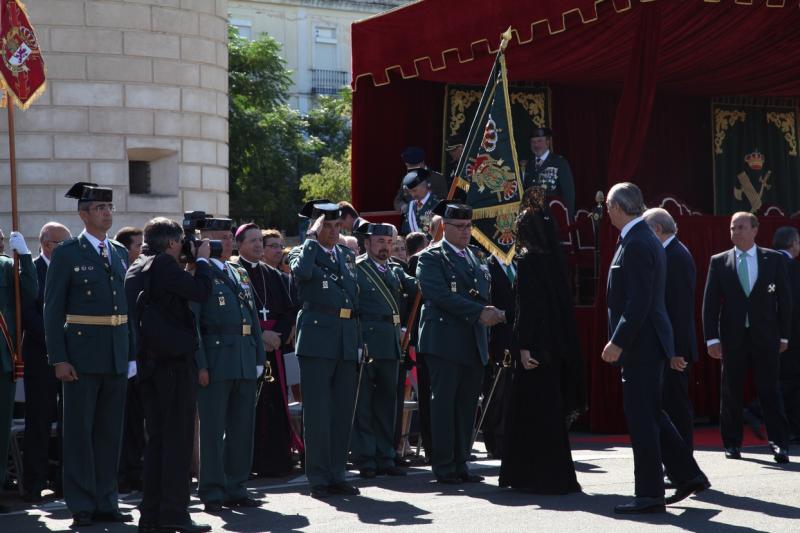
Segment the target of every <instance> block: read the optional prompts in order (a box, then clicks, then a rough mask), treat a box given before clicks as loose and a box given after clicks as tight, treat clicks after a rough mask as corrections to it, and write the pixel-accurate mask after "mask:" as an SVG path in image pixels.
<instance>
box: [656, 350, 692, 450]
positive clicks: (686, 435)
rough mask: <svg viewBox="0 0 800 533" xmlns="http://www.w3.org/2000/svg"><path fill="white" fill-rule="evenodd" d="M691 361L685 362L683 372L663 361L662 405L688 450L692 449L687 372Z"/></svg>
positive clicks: (690, 403)
mask: <svg viewBox="0 0 800 533" xmlns="http://www.w3.org/2000/svg"><path fill="white" fill-rule="evenodd" d="M691 367H692V363H691V361H687V362H686V368H685V369H684V370H683V372H679V371H677V370H673V369H672V368H670V366H669V360H667V362H666V363H664V390H663V394H662V398H663V407H664V411H666V413H667V415H668V416H669V419H670V420H672V423H673V424H674V425H675V429H677V430H678V433H680V435H681V438H682V439H683V442H685V443H686V446H687V447H688V448H689V450H690V451H691V450H694V415H693V414H692V402H691V400H690V399H689V372H690V370H691Z"/></svg>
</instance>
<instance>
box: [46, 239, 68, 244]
mask: <svg viewBox="0 0 800 533" xmlns="http://www.w3.org/2000/svg"><path fill="white" fill-rule="evenodd" d="M44 242H45V243H50V244H55V245H56V246H60V245H61V243H62V242H64V241H54V240H51V239H46V240H45V241H44Z"/></svg>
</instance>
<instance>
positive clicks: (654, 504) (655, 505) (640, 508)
mask: <svg viewBox="0 0 800 533" xmlns="http://www.w3.org/2000/svg"><path fill="white" fill-rule="evenodd" d="M666 510H667V509H666V507H665V506H664V499H663V498H634V499H633V501H630V502H628V503H623V504H620V505H616V506H614V512H615V513H617V514H644V513H664V512H666Z"/></svg>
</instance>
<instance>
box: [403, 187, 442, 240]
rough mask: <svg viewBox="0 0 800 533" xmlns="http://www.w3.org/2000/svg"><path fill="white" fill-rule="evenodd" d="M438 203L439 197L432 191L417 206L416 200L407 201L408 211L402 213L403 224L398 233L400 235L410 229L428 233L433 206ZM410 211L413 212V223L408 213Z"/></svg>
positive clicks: (405, 233)
mask: <svg viewBox="0 0 800 533" xmlns="http://www.w3.org/2000/svg"><path fill="white" fill-rule="evenodd" d="M438 203H439V198H437V197H436V196H435V195H434V194H433V193H431V194H429V195H428V198H427V200H425V201H424V202H423V204H422V205H421V206H417V202H415V201H414V200H411V201H410V202H409V203H408V211H406V213H405V214H404V215H403V224H402V226H401V228H400V233H401V234H402V235H407V234H409V233H411V232H412V231H421V232H422V233H426V234H428V235H430V233H431V222H432V221H433V208H434V207H436V205H437V204H438ZM412 211H413V213H414V224H412V222H411V216H410V215H409V213H411V212H412Z"/></svg>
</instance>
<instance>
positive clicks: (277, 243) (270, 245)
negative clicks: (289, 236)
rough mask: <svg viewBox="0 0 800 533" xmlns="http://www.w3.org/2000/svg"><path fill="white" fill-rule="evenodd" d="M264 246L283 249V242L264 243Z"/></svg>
mask: <svg viewBox="0 0 800 533" xmlns="http://www.w3.org/2000/svg"><path fill="white" fill-rule="evenodd" d="M264 248H272V249H273V250H278V249H280V250H283V243H279V242H273V243H272V244H265V245H264Z"/></svg>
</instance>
